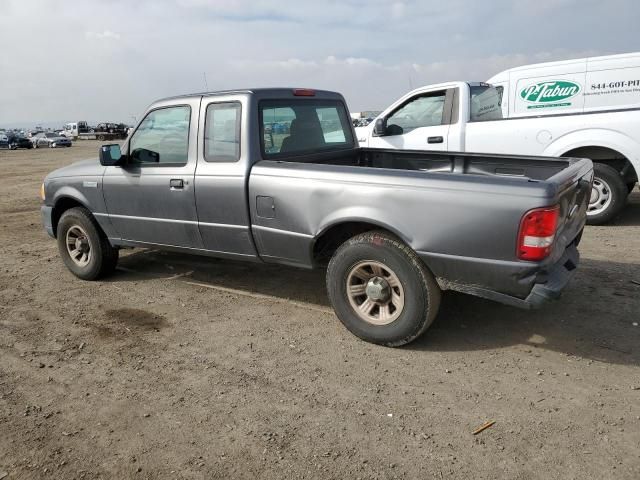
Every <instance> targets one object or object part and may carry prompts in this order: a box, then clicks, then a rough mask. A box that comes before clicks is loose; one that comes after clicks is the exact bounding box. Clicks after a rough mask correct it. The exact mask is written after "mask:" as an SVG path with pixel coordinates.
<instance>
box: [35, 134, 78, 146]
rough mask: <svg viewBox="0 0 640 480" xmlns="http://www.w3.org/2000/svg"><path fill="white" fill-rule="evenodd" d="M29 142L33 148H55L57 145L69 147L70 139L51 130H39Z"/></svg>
mask: <svg viewBox="0 0 640 480" xmlns="http://www.w3.org/2000/svg"><path fill="white" fill-rule="evenodd" d="M31 142H32V143H33V148H40V147H49V148H57V147H70V146H71V145H72V144H71V140H70V139H69V138H67V137H63V136H60V135H58V134H57V133H53V132H47V133H45V132H40V133H38V134H36V135H35V136H33V137H31Z"/></svg>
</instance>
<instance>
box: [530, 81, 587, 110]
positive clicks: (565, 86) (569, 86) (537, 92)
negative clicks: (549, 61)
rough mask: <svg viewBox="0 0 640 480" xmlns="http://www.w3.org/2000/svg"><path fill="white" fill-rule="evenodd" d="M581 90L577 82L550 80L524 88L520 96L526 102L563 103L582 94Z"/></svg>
mask: <svg viewBox="0 0 640 480" xmlns="http://www.w3.org/2000/svg"><path fill="white" fill-rule="evenodd" d="M580 90H581V87H580V85H579V84H577V83H575V82H569V81H566V80H549V81H546V82H539V83H534V84H533V85H528V86H526V87H524V88H523V89H522V90H520V96H521V97H522V99H523V100H524V101H525V102H529V103H538V104H548V103H556V102H562V101H563V100H567V99H569V98H572V97H575V96H576V95H577V94H578V93H580ZM563 105H567V104H563ZM569 105H570V104H569ZM558 106H559V105H558Z"/></svg>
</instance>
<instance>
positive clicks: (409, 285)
mask: <svg viewBox="0 0 640 480" xmlns="http://www.w3.org/2000/svg"><path fill="white" fill-rule="evenodd" d="M367 275H368V277H367ZM363 277H364V278H363ZM366 278H368V280H366ZM383 280H384V281H383ZM385 282H386V283H385ZM376 283H378V287H380V288H378V289H377V290H376V288H377V287H376V285H375V284H376ZM371 284H373V287H372V290H371V292H370V291H369V286H371ZM348 285H350V286H351V289H352V291H353V293H352V294H351V295H350V294H348V293H347V286H348ZM365 287H366V292H364V293H361V292H362V290H363V289H364V288H365ZM356 290H358V291H356ZM327 291H328V293H329V299H330V301H331V305H332V306H333V309H334V311H335V313H336V315H337V316H338V318H339V319H340V321H341V322H342V323H343V324H344V326H345V327H347V329H348V330H349V331H350V332H351V333H353V334H354V335H356V336H358V337H360V338H361V339H363V340H365V341H367V342H371V343H376V344H379V345H386V346H388V347H398V346H400V345H405V344H407V343H409V342H412V341H413V340H415V339H416V338H418V337H419V336H420V335H422V333H424V331H425V330H426V329H427V328H428V327H429V326H430V325H431V323H433V320H434V319H435V317H436V314H437V313H438V308H439V306H440V296H441V291H440V288H439V287H438V284H437V283H436V281H435V279H434V277H433V275H432V274H431V272H430V271H429V270H428V269H427V267H426V266H425V264H424V263H423V262H422V260H420V258H418V256H417V255H416V253H415V252H414V251H413V250H411V248H409V247H408V246H407V245H405V244H404V243H403V242H402V241H401V240H400V239H398V238H397V237H395V236H393V235H390V234H389V233H387V232H384V231H372V232H366V233H363V234H360V235H356V236H355V237H353V238H351V239H349V240H347V241H346V242H345V243H343V244H342V245H341V246H340V247H339V248H338V250H337V251H336V252H335V253H334V255H333V257H332V258H331V261H330V262H329V267H328V268H327ZM391 292H393V294H391ZM370 293H371V294H374V297H371V296H370ZM375 295H379V297H378V298H375ZM400 300H402V301H400ZM367 302H368V303H367ZM372 304H374V305H373V307H372V308H370V309H369V311H368V312H367V311H366V310H367V308H368V307H371V305H372ZM365 305H366V307H365V308H364V311H363V310H360V311H357V309H361V308H362V307H363V306H365Z"/></svg>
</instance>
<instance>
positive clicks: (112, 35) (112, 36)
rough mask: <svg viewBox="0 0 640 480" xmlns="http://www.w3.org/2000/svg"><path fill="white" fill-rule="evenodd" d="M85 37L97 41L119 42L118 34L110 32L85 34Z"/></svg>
mask: <svg viewBox="0 0 640 480" xmlns="http://www.w3.org/2000/svg"><path fill="white" fill-rule="evenodd" d="M84 35H85V37H87V38H96V39H98V40H120V34H119V33H115V32H112V31H111V30H104V31H103V32H85V34H84Z"/></svg>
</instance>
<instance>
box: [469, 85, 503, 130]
mask: <svg viewBox="0 0 640 480" xmlns="http://www.w3.org/2000/svg"><path fill="white" fill-rule="evenodd" d="M502 91H503V88H502V87H494V86H492V85H474V86H471V116H470V121H472V122H485V121H490V120H500V119H502Z"/></svg>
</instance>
